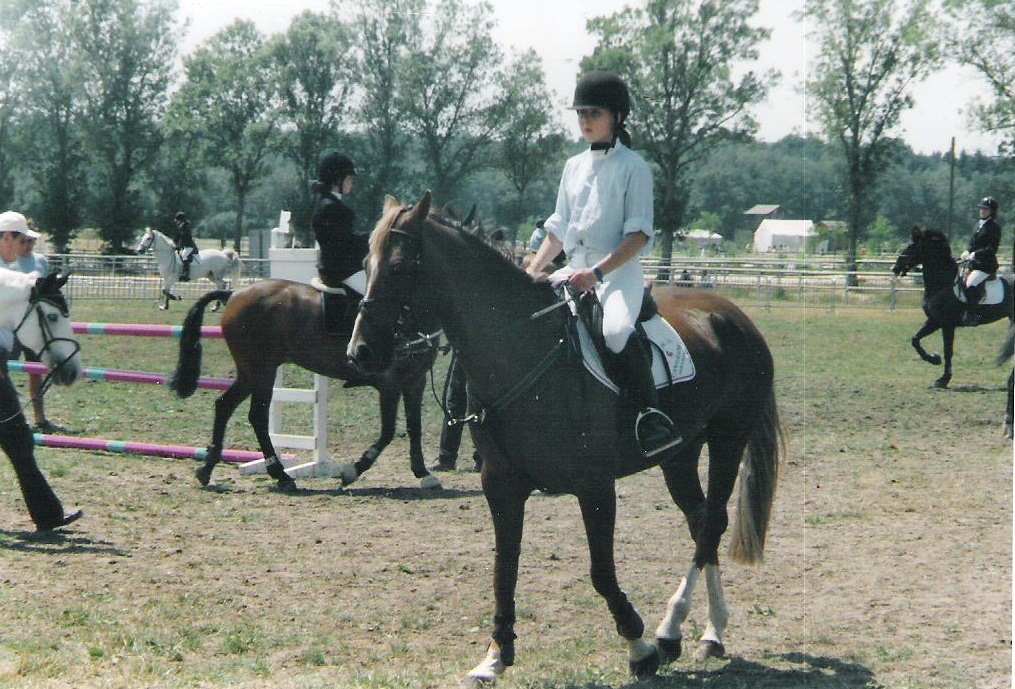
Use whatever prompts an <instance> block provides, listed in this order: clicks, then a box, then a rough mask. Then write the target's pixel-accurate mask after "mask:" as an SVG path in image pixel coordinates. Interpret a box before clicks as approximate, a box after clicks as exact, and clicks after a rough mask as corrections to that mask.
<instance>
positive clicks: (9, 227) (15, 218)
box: [0, 211, 39, 239]
mask: <svg viewBox="0 0 1015 689" xmlns="http://www.w3.org/2000/svg"><path fill="white" fill-rule="evenodd" d="M0 232H20V233H21V234H25V235H28V236H31V235H33V234H34V235H35V237H36V239H38V237H39V233H38V232H34V231H33V230H31V229H30V228H29V227H28V220H27V219H26V218H25V216H23V215H21V213H17V212H15V211H6V212H4V213H0Z"/></svg>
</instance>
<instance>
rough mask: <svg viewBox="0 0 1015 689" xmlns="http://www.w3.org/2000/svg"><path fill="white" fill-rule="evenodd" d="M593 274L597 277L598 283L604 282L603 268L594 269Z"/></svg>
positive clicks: (596, 267)
mask: <svg viewBox="0 0 1015 689" xmlns="http://www.w3.org/2000/svg"><path fill="white" fill-rule="evenodd" d="M592 273H593V275H595V276H596V282H602V281H603V269H602V268H600V267H599V266H595V267H594V268H593V269H592Z"/></svg>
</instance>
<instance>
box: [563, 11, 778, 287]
mask: <svg viewBox="0 0 1015 689" xmlns="http://www.w3.org/2000/svg"><path fill="white" fill-rule="evenodd" d="M757 11H758V2H757V0H723V1H719V0H695V1H694V2H672V1H671V0H647V2H646V3H645V5H644V6H642V7H637V8H630V9H625V10H623V11H622V12H619V13H617V14H614V15H612V16H609V17H600V18H596V19H593V20H591V21H590V22H589V30H590V32H591V33H593V34H594V35H598V44H597V45H596V48H595V50H594V52H593V53H592V55H591V56H590V57H588V58H586V59H585V60H583V61H582V69H583V70H588V69H592V68H595V67H603V68H608V69H612V70H614V71H616V72H617V73H618V74H620V75H621V76H623V77H624V78H625V79H626V80H627V82H628V85H629V86H630V88H631V91H632V97H633V100H634V110H633V111H632V113H631V118H630V121H631V124H632V126H631V131H632V133H633V134H634V136H635V142H634V143H635V146H636V147H637V148H639V149H641V150H642V151H644V153H645V155H646V157H647V158H648V159H649V160H650V161H651V162H653V163H655V165H656V168H657V172H658V174H657V176H656V210H655V216H656V226H657V231H658V232H659V233H660V252H661V255H662V258H663V268H661V269H660V275H659V277H660V278H661V279H667V278H668V277H669V267H668V266H669V259H670V258H671V256H672V254H673V233H674V232H676V231H677V230H679V229H680V228H681V227H682V226H683V225H684V223H685V217H686V215H687V210H688V201H689V198H690V194H691V188H692V179H691V172H692V169H693V166H694V164H695V163H697V162H699V161H700V160H702V159H703V158H704V157H705V156H707V155H708V154H709V152H710V151H711V150H712V149H713V148H714V147H715V146H716V145H717V144H718V143H719V142H721V141H723V140H725V139H728V138H730V137H731V136H734V135H738V134H745V133H750V132H752V131H754V129H756V125H755V123H754V121H753V119H752V118H751V117H750V114H749V108H750V107H751V106H752V105H754V104H756V103H758V102H760V101H761V100H762V98H764V95H765V91H766V88H767V86H766V85H767V84H770V83H772V82H773V81H774V80H775V78H776V75H775V74H774V73H769V74H767V75H759V74H756V73H755V72H753V71H747V72H745V73H744V74H743V75H742V76H740V77H739V78H736V77H734V69H733V67H734V65H738V64H741V63H745V62H748V61H751V60H754V59H756V58H757V46H758V44H759V43H760V42H761V41H763V40H765V39H766V38H767V37H768V36H769V34H770V31H769V30H768V29H762V28H756V27H753V26H751V25H750V23H749V22H750V20H751V18H752V16H753V15H755V14H756V13H757Z"/></svg>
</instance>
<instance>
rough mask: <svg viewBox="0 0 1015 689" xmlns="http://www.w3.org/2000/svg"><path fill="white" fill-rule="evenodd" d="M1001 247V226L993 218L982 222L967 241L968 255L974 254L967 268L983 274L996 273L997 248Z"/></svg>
mask: <svg viewBox="0 0 1015 689" xmlns="http://www.w3.org/2000/svg"><path fill="white" fill-rule="evenodd" d="M1000 245H1001V225H1000V223H998V222H997V218H996V217H995V216H993V215H992V216H990V217H989V218H987V219H986V220H984V221H982V222H981V223H980V224H979V226H978V227H977V228H976V232H974V233H973V236H972V238H971V239H970V240H969V253H974V252H975V253H976V255H975V256H973V260H972V261H971V262H970V264H969V266H970V269H971V270H982V271H983V272H984V273H990V274H994V273H996V272H997V267H998V265H997V248H998V247H999V246H1000Z"/></svg>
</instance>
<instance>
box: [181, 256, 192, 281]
mask: <svg viewBox="0 0 1015 689" xmlns="http://www.w3.org/2000/svg"><path fill="white" fill-rule="evenodd" d="M180 282H190V261H184V262H183V270H181V271H180Z"/></svg>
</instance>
